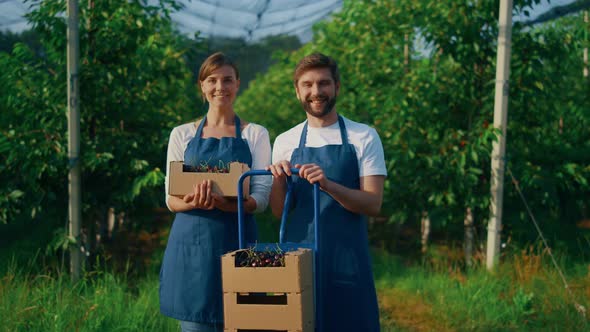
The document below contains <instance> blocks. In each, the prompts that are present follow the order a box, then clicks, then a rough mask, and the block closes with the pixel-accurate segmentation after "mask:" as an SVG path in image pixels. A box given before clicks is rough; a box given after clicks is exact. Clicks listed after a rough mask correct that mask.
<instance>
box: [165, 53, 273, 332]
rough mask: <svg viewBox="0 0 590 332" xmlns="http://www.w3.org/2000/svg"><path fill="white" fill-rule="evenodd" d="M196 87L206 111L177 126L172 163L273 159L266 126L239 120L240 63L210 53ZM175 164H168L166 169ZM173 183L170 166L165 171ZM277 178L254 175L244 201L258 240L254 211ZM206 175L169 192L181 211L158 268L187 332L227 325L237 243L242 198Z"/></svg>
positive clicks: (168, 305) (253, 164)
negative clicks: (226, 284) (228, 260)
mask: <svg viewBox="0 0 590 332" xmlns="http://www.w3.org/2000/svg"><path fill="white" fill-rule="evenodd" d="M198 86H199V88H200V91H201V93H202V96H203V100H206V101H207V102H208V104H209V109H208V111H207V115H206V116H205V117H204V118H203V119H201V120H199V121H197V122H193V123H187V124H184V125H181V126H178V127H176V128H174V129H173V130H172V133H171V134H170V141H169V144H168V158H167V165H169V164H170V162H171V161H179V160H183V161H184V164H187V165H190V166H194V167H197V166H200V165H209V166H211V167H214V166H218V165H228V164H229V162H232V161H239V162H242V163H245V164H248V166H250V168H251V169H262V168H263V167H265V166H266V165H268V164H269V163H270V157H271V154H270V139H269V135H268V131H267V130H266V129H265V128H264V127H262V126H260V125H257V124H254V123H247V122H245V121H243V120H240V118H238V116H237V115H236V114H235V112H234V109H233V102H234V100H235V98H236V94H237V92H238V88H239V86H240V76H239V72H238V69H237V67H236V66H235V64H234V63H233V62H232V61H231V59H229V58H228V57H227V56H225V55H224V54H222V53H215V54H213V55H211V56H210V57H208V58H207V59H206V60H205V62H203V64H202V65H201V69H200V70H199V82H198ZM168 168H169V166H168V167H167V169H168ZM166 175H167V176H166V188H168V171H167V172H166ZM271 181H272V179H271V178H270V177H266V176H264V177H262V176H258V177H253V178H252V179H251V180H250V182H251V185H250V196H249V198H248V199H247V200H246V201H245V202H244V208H245V210H246V212H248V213H247V217H246V237H247V239H248V240H249V241H250V242H252V241H254V239H255V236H256V225H255V221H254V219H253V218H252V215H251V213H253V212H259V211H263V210H264V209H265V208H266V206H267V205H268V195H269V191H270V186H271ZM211 188H212V186H211V183H210V182H209V181H203V182H202V183H199V184H197V185H195V186H194V191H193V192H192V193H189V194H187V195H185V196H184V197H176V196H170V195H167V196H166V204H167V205H168V208H169V209H170V210H171V211H172V212H176V217H175V219H174V224H173V225H172V229H171V231H170V237H169V239H168V245H167V247H166V251H165V253H164V261H163V263H162V269H161V271H160V310H161V312H162V313H163V314H164V315H166V316H169V317H172V318H176V319H178V320H180V322H181V323H180V325H181V328H182V331H222V329H223V304H222V297H223V293H222V289H221V258H220V257H221V255H223V254H224V253H226V252H228V251H232V250H235V249H237V248H238V228H237V214H236V211H237V202H236V201H235V200H229V199H226V198H224V197H221V196H219V195H217V194H215V193H214V192H212V191H211Z"/></svg>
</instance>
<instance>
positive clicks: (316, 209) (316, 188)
mask: <svg viewBox="0 0 590 332" xmlns="http://www.w3.org/2000/svg"><path fill="white" fill-rule="evenodd" d="M291 173H292V174H293V175H297V176H299V169H297V168H291ZM256 175H272V173H271V172H270V171H265V170H251V171H248V172H245V173H244V174H242V175H241V176H240V178H239V180H238V236H239V241H240V249H245V245H246V244H245V239H244V200H243V199H242V197H244V180H245V179H246V178H247V177H248V176H256ZM292 191H293V179H292V178H291V177H290V176H288V177H287V193H286V194H285V203H284V205H283V213H282V215H281V228H280V230H279V243H285V241H284V240H285V227H286V224H287V215H288V214H289V211H288V210H289V206H290V205H291V192H292ZM319 221H320V185H319V184H318V183H317V182H316V183H314V184H313V222H314V225H313V226H314V229H313V230H314V236H315V241H314V244H313V252H314V264H313V265H312V270H313V278H314V288H315V291H314V292H313V295H314V296H313V297H314V299H313V300H314V303H315V308H316V310H315V311H316V312H315V321H316V331H323V329H322V323H323V319H322V311H323V310H322V298H321V296H319V295H318V294H317V293H318V290H319V289H320V288H321V286H320V285H322V281H321V272H320V268H321V264H320V263H319V261H316V260H319V255H318V252H319V250H320V242H321V241H320V238H319V229H320V227H319V224H320V222H319Z"/></svg>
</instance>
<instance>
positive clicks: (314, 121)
mask: <svg viewBox="0 0 590 332" xmlns="http://www.w3.org/2000/svg"><path fill="white" fill-rule="evenodd" d="M306 114H307V123H308V124H309V126H310V127H312V128H322V127H328V126H331V125H333V124H334V123H336V122H337V121H338V113H336V110H332V112H330V113H328V114H326V115H325V116H323V117H321V118H318V117H315V116H313V115H310V114H309V113H306Z"/></svg>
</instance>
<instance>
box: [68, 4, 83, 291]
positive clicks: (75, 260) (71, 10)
mask: <svg viewBox="0 0 590 332" xmlns="http://www.w3.org/2000/svg"><path fill="white" fill-rule="evenodd" d="M67 15H68V33H67V38H68V46H67V54H68V55H67V56H68V58H67V61H68V158H69V168H70V169H69V176H68V180H69V181H68V189H69V194H70V195H69V209H68V213H69V214H68V215H69V235H70V236H71V237H73V238H74V239H76V243H75V244H74V245H73V246H72V247H71V248H70V273H71V276H72V280H73V281H74V282H76V281H78V280H79V279H80V273H81V270H82V252H81V251H80V246H79V244H80V243H79V241H80V224H81V219H82V218H81V212H80V182H81V181H80V179H81V172H80V97H79V95H80V83H79V76H78V69H79V63H80V59H79V57H80V47H79V30H78V1H77V0H68V10H67Z"/></svg>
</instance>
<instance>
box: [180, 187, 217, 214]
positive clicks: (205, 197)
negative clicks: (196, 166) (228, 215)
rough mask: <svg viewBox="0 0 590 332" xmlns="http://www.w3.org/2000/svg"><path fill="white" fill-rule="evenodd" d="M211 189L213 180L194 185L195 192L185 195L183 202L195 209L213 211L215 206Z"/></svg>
mask: <svg viewBox="0 0 590 332" xmlns="http://www.w3.org/2000/svg"><path fill="white" fill-rule="evenodd" d="M211 187H212V185H211V180H203V182H202V183H198V184H196V185H194V186H193V192H192V193H188V194H186V195H184V197H183V198H182V200H183V201H184V202H185V203H186V204H188V205H189V206H190V207H192V208H193V209H202V210H211V209H213V208H214V206H215V204H214V201H213V196H212V195H211Z"/></svg>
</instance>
